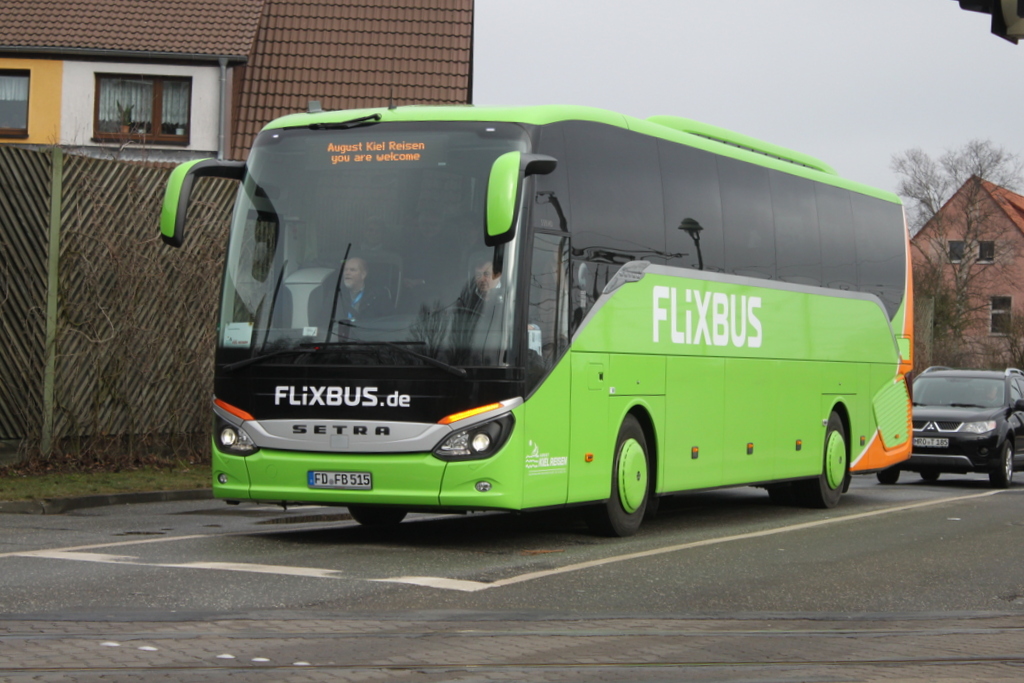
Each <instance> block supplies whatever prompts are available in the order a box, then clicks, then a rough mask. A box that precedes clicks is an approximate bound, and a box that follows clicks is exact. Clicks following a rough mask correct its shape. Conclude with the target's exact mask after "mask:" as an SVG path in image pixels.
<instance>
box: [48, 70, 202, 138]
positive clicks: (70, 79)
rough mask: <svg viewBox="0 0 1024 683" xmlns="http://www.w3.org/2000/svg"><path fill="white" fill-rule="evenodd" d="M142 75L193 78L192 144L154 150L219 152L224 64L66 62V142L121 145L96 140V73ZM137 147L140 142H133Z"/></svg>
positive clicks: (63, 108)
mask: <svg viewBox="0 0 1024 683" xmlns="http://www.w3.org/2000/svg"><path fill="white" fill-rule="evenodd" d="M98 73H101V74H120V73H124V74H141V75H146V76H150V75H152V76H188V77H191V78H192V115H191V131H190V136H189V145H188V146H187V147H181V146H180V145H156V144H151V143H147V144H146V146H147V147H149V148H152V149H154V150H160V149H165V150H169V151H170V150H189V151H193V152H196V151H202V152H207V153H209V154H210V155H215V154H216V152H217V130H218V125H219V121H220V67H218V66H181V65H175V64H118V63H114V62H78V61H65V62H64V82H63V89H64V96H63V98H62V105H61V116H60V137H61V144H62V145H70V146H74V147H110V148H116V147H118V144H111V143H101V142H94V141H93V139H92V134H93V128H92V126H93V113H94V111H95V109H96V74H98ZM131 146H132V147H137V146H139V145H135V144H133V145H131Z"/></svg>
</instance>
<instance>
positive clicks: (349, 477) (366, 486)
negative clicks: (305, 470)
mask: <svg viewBox="0 0 1024 683" xmlns="http://www.w3.org/2000/svg"><path fill="white" fill-rule="evenodd" d="M309 488H311V489H349V490H358V491H369V490H371V489H373V475H372V474H370V473H369V472H309Z"/></svg>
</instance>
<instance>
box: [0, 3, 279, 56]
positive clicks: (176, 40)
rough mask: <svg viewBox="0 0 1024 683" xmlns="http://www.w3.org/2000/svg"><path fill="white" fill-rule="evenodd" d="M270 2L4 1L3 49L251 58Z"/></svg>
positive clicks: (0, 11) (1, 10) (0, 27)
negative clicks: (254, 43)
mask: <svg viewBox="0 0 1024 683" xmlns="http://www.w3.org/2000/svg"><path fill="white" fill-rule="evenodd" d="M263 2H264V0H202V1H201V2H197V1H196V0H101V1H97V0H0V17H3V19H2V21H0V51H2V50H3V48H5V47H6V48H18V49H33V48H38V49H39V50H41V51H42V50H47V49H62V50H76V49H78V50H101V51H107V50H114V51H127V52H149V53H171V54H181V55H211V56H213V55H217V56H228V57H237V58H239V59H242V58H244V57H245V56H246V55H248V54H249V52H250V49H251V47H252V42H253V38H254V36H255V34H256V26H257V22H258V21H259V17H260V11H261V9H262V7H263Z"/></svg>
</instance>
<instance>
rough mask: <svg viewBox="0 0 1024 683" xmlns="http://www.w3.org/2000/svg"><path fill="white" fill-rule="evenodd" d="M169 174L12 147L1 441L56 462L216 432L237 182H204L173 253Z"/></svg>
mask: <svg viewBox="0 0 1024 683" xmlns="http://www.w3.org/2000/svg"><path fill="white" fill-rule="evenodd" d="M168 174H169V170H167V169H160V168H149V167H145V166H141V165H138V164H132V163H126V162H117V161H105V160H99V159H92V158H87V157H79V156H71V155H68V154H65V153H64V152H63V151H62V150H60V149H59V148H54V149H51V150H49V151H46V152H37V151H28V150H23V149H18V148H13V147H10V146H4V145H0V439H3V440H9V439H16V440H20V441H22V443H24V444H26V447H27V448H28V449H29V450H30V451H32V450H37V452H42V453H44V454H48V453H50V452H52V451H63V452H68V451H72V452H82V451H87V450H89V449H90V448H91V447H93V446H94V445H95V444H98V443H99V442H100V441H105V442H107V443H109V442H110V441H111V440H112V439H113V440H115V441H118V442H119V443H121V444H125V443H127V445H128V446H129V448H131V447H132V446H133V444H136V443H138V444H140V445H141V444H142V443H143V442H145V443H146V444H147V447H149V446H152V444H153V443H156V442H158V441H159V442H161V443H162V444H164V445H167V444H171V443H173V442H174V440H175V439H177V438H180V437H182V436H189V435H195V434H201V433H205V432H206V431H207V430H208V429H209V420H210V409H209V401H210V396H211V394H212V376H213V344H214V330H215V314H216V308H217V297H218V288H219V287H218V286H219V283H220V275H221V271H222V265H221V262H222V255H223V249H224V245H225V244H226V237H227V221H228V217H229V214H230V206H231V203H232V201H233V198H234V192H235V184H234V183H233V182H231V181H225V180H204V181H202V182H200V183H198V184H197V190H196V193H195V194H194V197H195V204H194V205H193V206H194V209H193V210H192V211H190V215H189V224H188V226H187V231H186V234H187V235H188V240H187V241H186V244H185V246H184V247H183V248H182V249H178V250H175V249H171V248H169V247H167V246H165V245H164V244H163V243H162V242H161V240H160V239H159V235H158V228H157V222H158V216H159V210H160V201H161V199H162V195H163V187H164V184H165V182H166V178H167V175H168Z"/></svg>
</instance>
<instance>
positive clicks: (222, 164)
mask: <svg viewBox="0 0 1024 683" xmlns="http://www.w3.org/2000/svg"><path fill="white" fill-rule="evenodd" d="M244 175H245V162H244V161H220V160H217V159H198V160H196V161H189V162H187V163H184V164H181V165H180V166H177V167H176V168H175V169H174V170H173V171H171V177H170V178H168V179H167V189H166V190H165V191H164V203H163V206H162V207H161V209H160V237H161V238H162V239H163V241H164V243H165V244H169V245H171V246H172V247H180V246H181V243H182V240H184V238H185V216H186V214H187V213H188V202H189V198H190V197H191V195H192V183H193V182H194V181H195V179H196V178H201V177H204V176H207V177H213V178H228V179H230V180H241V179H242V177H243V176H244Z"/></svg>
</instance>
